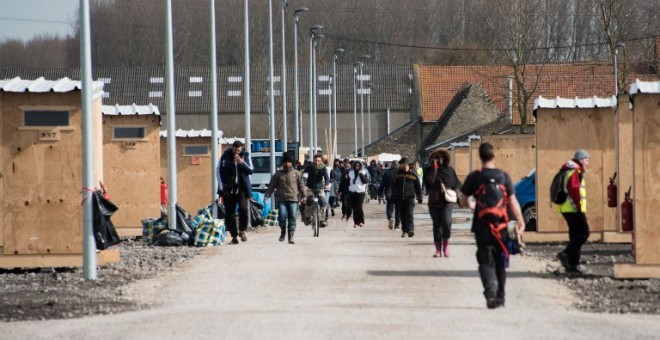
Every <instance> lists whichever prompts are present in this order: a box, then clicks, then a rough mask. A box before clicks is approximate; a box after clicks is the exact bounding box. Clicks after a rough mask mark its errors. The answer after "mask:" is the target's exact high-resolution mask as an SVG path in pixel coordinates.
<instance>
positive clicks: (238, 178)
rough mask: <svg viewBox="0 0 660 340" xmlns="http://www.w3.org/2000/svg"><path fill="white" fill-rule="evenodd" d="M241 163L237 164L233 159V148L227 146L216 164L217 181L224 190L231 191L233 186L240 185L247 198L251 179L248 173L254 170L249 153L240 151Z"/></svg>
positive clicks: (250, 187) (250, 191)
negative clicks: (218, 179)
mask: <svg viewBox="0 0 660 340" xmlns="http://www.w3.org/2000/svg"><path fill="white" fill-rule="evenodd" d="M241 156H242V157H243V164H241V165H238V163H236V161H235V160H234V150H233V149H232V148H229V149H227V150H225V152H223V153H222V157H220V163H219V165H218V177H219V178H220V181H219V183H220V184H221V185H222V188H221V189H223V190H224V191H228V190H229V191H231V190H232V189H233V188H235V187H241V188H243V189H245V191H246V192H247V196H248V198H250V197H252V181H250V175H251V174H252V172H253V171H254V168H253V167H252V160H251V158H250V153H249V152H247V151H243V152H241Z"/></svg>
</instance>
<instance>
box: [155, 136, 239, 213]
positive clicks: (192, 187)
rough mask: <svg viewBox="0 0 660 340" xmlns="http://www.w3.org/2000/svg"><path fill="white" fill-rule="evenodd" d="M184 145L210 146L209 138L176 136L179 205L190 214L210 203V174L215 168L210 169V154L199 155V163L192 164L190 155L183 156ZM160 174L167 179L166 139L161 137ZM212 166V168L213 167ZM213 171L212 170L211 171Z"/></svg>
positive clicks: (221, 148) (222, 146) (220, 147)
mask: <svg viewBox="0 0 660 340" xmlns="http://www.w3.org/2000/svg"><path fill="white" fill-rule="evenodd" d="M184 145H208V146H209V149H210V147H211V138H209V137H200V138H177V140H176V155H177V159H176V167H177V182H178V202H179V206H181V207H182V208H184V209H186V211H188V212H189V213H191V214H195V213H196V212H197V210H198V209H200V208H203V207H205V206H208V205H209V204H210V203H211V175H213V176H215V170H212V169H211V156H210V155H209V156H208V157H200V159H199V160H200V162H199V164H193V161H192V157H188V156H183V146H184ZM226 147H227V146H226V145H220V146H219V150H220V151H219V153H220V154H219V155H218V159H219V158H220V156H222V151H223V150H225V149H226ZM160 154H161V161H160V164H161V169H160V173H161V176H163V178H164V179H165V180H166V181H167V139H166V138H161V143H160ZM215 166H216V165H214V166H213V169H215ZM211 171H213V172H211Z"/></svg>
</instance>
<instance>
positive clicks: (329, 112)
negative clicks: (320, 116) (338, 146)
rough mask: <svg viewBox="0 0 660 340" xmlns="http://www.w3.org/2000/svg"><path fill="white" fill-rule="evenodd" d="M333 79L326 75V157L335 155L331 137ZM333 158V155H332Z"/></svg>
mask: <svg viewBox="0 0 660 340" xmlns="http://www.w3.org/2000/svg"><path fill="white" fill-rule="evenodd" d="M334 83H335V79H334V77H333V76H332V75H331V76H330V77H328V139H329V140H327V144H326V145H327V146H328V158H330V157H331V156H334V155H335V150H334V145H335V144H334V141H333V139H332V88H333V87H334ZM330 149H332V154H330ZM333 159H334V157H333Z"/></svg>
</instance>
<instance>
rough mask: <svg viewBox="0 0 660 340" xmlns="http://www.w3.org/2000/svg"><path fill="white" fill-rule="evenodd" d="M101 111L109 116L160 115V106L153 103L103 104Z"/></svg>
mask: <svg viewBox="0 0 660 340" xmlns="http://www.w3.org/2000/svg"><path fill="white" fill-rule="evenodd" d="M101 112H102V113H103V114H104V115H109V116H127V115H157V116H159V115H160V111H158V106H156V105H153V104H151V103H149V105H135V104H132V105H119V104H117V105H103V107H102V108H101Z"/></svg>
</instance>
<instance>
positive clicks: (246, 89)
mask: <svg viewBox="0 0 660 340" xmlns="http://www.w3.org/2000/svg"><path fill="white" fill-rule="evenodd" d="M244 8H245V9H244V15H245V19H244V23H245V27H244V31H245V34H244V38H245V41H244V44H245V46H244V49H245V57H244V58H245V70H244V75H243V106H244V109H245V150H246V151H247V152H252V145H251V143H252V136H251V127H250V13H249V12H248V0H245V2H244ZM248 217H249V214H248Z"/></svg>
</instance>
